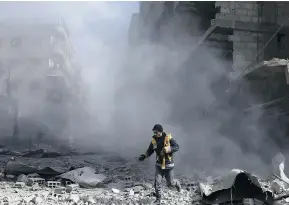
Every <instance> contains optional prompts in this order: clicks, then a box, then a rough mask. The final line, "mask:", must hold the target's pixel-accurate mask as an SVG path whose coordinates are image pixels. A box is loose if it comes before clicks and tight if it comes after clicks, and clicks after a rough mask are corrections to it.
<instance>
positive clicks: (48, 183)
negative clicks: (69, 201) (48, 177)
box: [47, 181, 60, 188]
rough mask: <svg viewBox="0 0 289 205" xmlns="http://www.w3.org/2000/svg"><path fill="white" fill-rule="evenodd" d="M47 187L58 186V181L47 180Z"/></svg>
mask: <svg viewBox="0 0 289 205" xmlns="http://www.w3.org/2000/svg"><path fill="white" fill-rule="evenodd" d="M47 187H49V188H56V187H60V182H58V181H48V182H47Z"/></svg>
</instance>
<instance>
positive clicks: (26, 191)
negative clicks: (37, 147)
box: [0, 155, 200, 204]
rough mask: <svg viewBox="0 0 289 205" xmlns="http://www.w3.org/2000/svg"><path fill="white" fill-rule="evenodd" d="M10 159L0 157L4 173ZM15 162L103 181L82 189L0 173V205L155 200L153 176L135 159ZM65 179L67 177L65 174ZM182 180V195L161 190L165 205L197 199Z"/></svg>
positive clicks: (33, 176)
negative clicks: (78, 172) (78, 171)
mask: <svg viewBox="0 0 289 205" xmlns="http://www.w3.org/2000/svg"><path fill="white" fill-rule="evenodd" d="M10 158H11V157H8V156H2V158H1V165H2V166H3V170H4V169H5V167H4V166H6V164H7V161H9V160H10ZM84 158H85V160H84ZM14 162H15V163H18V162H19V163H21V164H23V165H24V164H26V165H27V166H33V167H38V168H43V167H47V166H51V167H58V169H60V170H64V169H65V168H68V169H69V168H71V167H73V169H74V170H76V171H77V170H78V169H77V168H79V167H83V168H80V169H79V170H80V171H81V172H82V173H80V174H79V175H74V177H75V176H84V178H85V175H87V177H86V178H85V179H84V180H86V179H87V181H88V182H83V183H81V182H80V184H82V185H83V184H85V183H86V184H89V183H90V182H91V183H93V182H95V181H97V180H98V179H97V178H99V179H100V181H101V180H102V181H101V182H100V183H97V184H96V185H95V186H96V187H95V188H84V187H83V186H79V185H78V184H77V185H75V184H73V182H71V181H70V180H63V179H59V178H55V177H52V178H46V182H42V180H40V179H41V176H39V175H38V174H28V175H23V174H22V175H19V176H14V175H7V176H6V177H4V174H2V177H1V178H2V182H0V192H1V193H0V196H1V203H0V204H151V203H152V202H153V201H154V189H153V174H152V173H147V172H145V171H144V170H147V168H145V166H146V165H144V164H140V163H138V162H137V161H136V160H135V159H132V160H131V161H126V160H125V159H122V158H120V157H113V156H97V155H91V156H85V157H84V156H75V157H59V158H45V159H43V158H41V159H39V158H17V157H16V159H15V161H14ZM9 163H10V162H9ZM90 168H93V169H95V176H93V177H94V178H93V177H91V179H88V178H89V176H88V175H90V174H91V175H92V174H94V173H91V172H89V171H90ZM74 170H72V172H73V171H74ZM86 171H88V172H86ZM68 173H70V172H68ZM65 174H66V173H65ZM65 174H64V175H65ZM64 175H63V176H64ZM65 176H66V177H67V174H66V175H65ZM71 176H72V175H69V177H71ZM28 178H29V179H30V180H29V179H28ZM33 180H35V183H34V182H33ZM49 180H51V181H49ZM80 180H81V178H80ZM17 181H18V182H17ZM19 181H20V182H19ZM29 181H30V182H29ZM54 181H55V183H56V182H61V185H60V186H58V184H56V185H55V186H56V187H53V185H50V184H51V183H52V182H54ZM181 181H182V182H183V186H184V189H183V190H182V193H178V192H177V191H176V190H174V189H170V188H165V189H164V193H163V203H164V204H191V203H192V201H198V200H199V199H200V197H199V195H198V194H197V193H198V190H197V187H198V184H197V182H194V183H192V182H188V181H187V183H186V182H185V181H186V179H182V180H181ZM49 183H50V184H49ZM70 183H72V184H70ZM66 184H69V185H66ZM49 186H50V187H49ZM164 186H166V185H165V184H164Z"/></svg>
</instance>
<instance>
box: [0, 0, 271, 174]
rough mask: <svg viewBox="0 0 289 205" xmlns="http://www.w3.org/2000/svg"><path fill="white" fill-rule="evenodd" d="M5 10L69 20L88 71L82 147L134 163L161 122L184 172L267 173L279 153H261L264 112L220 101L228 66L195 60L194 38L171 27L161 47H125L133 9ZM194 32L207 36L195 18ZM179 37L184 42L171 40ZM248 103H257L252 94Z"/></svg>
mask: <svg viewBox="0 0 289 205" xmlns="http://www.w3.org/2000/svg"><path fill="white" fill-rule="evenodd" d="M0 5H1V6H0V11H1V17H2V18H40V19H59V18H62V19H64V20H65V21H66V23H67V25H68V27H69V30H70V32H71V41H72V44H73V46H74V48H75V51H76V54H77V60H78V61H79V62H80V64H81V66H82V67H83V71H82V77H83V79H84V82H85V86H86V92H87V101H88V105H87V110H88V111H89V112H90V113H91V119H90V122H89V123H88V124H86V125H85V126H83V125H82V126H79V127H76V129H78V130H81V132H82V133H83V135H81V136H75V137H76V141H77V142H78V143H79V144H78V146H81V147H85V148H86V149H89V150H93V149H98V148H99V147H102V148H103V149H105V150H109V151H115V152H118V153H120V154H122V155H125V156H131V157H135V156H138V155H139V154H141V153H142V152H144V151H145V149H146V148H147V146H148V145H149V142H150V140H151V135H152V133H151V129H152V127H153V125H154V124H156V123H160V124H162V125H163V126H164V129H165V130H167V131H169V132H171V133H172V134H173V136H175V138H176V140H177V142H178V143H179V144H180V152H179V153H178V154H177V156H176V158H177V159H176V160H177V164H179V165H180V166H179V169H183V170H184V171H186V170H188V171H189V170H191V168H194V169H203V170H206V171H209V170H210V169H211V168H216V169H215V170H217V169H218V168H229V169H231V168H244V169H248V170H249V171H254V172H257V173H261V174H264V173H266V171H265V170H266V168H268V164H267V163H266V162H265V161H264V160H263V158H264V155H265V158H266V157H270V156H271V155H272V153H274V152H275V150H273V148H274V149H275V147H273V144H271V145H272V147H271V146H270V149H272V152H271V151H268V152H267V153H262V152H261V151H260V150H262V146H263V145H262V143H263V141H265V140H266V139H267V138H268V137H267V133H266V129H264V127H263V126H261V125H259V124H258V121H259V118H260V116H261V114H262V113H254V116H251V115H250V116H244V115H242V112H240V111H239V110H238V108H237V106H235V105H231V104H229V103H228V102H226V100H224V99H223V98H224V97H225V96H227V94H226V93H225V92H224V91H225V89H226V88H227V83H226V82H225V81H224V80H222V79H226V78H224V76H226V77H227V78H228V72H227V69H226V68H227V67H228V64H229V62H226V61H225V60H222V59H221V58H220V57H219V55H220V54H219V53H218V52H217V53H216V52H213V51H212V50H210V49H208V48H205V47H201V48H199V49H198V50H197V52H195V53H194V55H193V56H191V51H192V47H193V46H192V45H193V44H194V43H195V42H196V40H197V39H196V37H195V38H193V37H189V36H190V35H185V34H186V33H185V31H184V30H180V31H178V32H177V31H175V29H174V27H173V26H171V27H168V28H167V29H166V34H165V35H164V39H165V41H163V42H162V43H149V42H143V43H142V44H141V45H140V46H137V47H128V44H127V32H128V29H129V23H130V18H131V15H132V13H135V12H138V3H136V2H130V3H128V2H70V3H68V2H49V3H48V2H46V3H44V2H33V3H32V2H31V3H24V2H21V3H13V2H2V3H1V4H0ZM12 10H13V12H9V11H12ZM193 25H194V28H193V30H194V31H193V32H194V33H199V34H201V33H203V32H204V31H202V30H200V29H199V26H198V19H197V18H196V19H195V20H194V22H193ZM36 32H37V31H36ZM173 32H175V34H174V35H172V33H173ZM190 32H192V31H190ZM175 35H177V36H178V37H179V39H181V40H179V41H178V40H175V41H171V38H172V37H171V36H175ZM218 81H221V83H220V82H218ZM246 96H247V97H250V98H252V99H253V100H254V97H252V95H250V93H247V94H246ZM216 100H217V102H218V103H217V104H220V103H221V105H222V106H221V108H220V110H219V111H214V113H212V114H209V116H207V117H205V116H204V115H203V112H204V110H205V109H206V108H207V107H208V106H209V105H210V104H211V103H212V102H214V101H216ZM212 109H213V110H214V109H215V108H212ZM75 120H76V121H77V119H75ZM224 126H225V127H226V128H224ZM230 127H231V128H230ZM222 129H225V131H222ZM244 147H245V148H244ZM267 150H268V149H267ZM153 160H154V159H152V161H153ZM152 161H151V164H153V162H152Z"/></svg>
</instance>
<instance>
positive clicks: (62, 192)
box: [53, 187, 66, 194]
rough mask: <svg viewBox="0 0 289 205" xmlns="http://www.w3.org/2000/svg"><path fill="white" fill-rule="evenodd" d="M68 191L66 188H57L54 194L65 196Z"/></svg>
mask: <svg viewBox="0 0 289 205" xmlns="http://www.w3.org/2000/svg"><path fill="white" fill-rule="evenodd" d="M65 191H66V188H65V187H56V188H54V189H53V192H54V193H56V194H64V193H65Z"/></svg>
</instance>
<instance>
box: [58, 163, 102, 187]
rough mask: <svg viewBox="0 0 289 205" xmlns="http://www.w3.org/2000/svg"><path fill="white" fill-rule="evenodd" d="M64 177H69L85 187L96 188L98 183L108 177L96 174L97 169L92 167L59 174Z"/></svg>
mask: <svg viewBox="0 0 289 205" xmlns="http://www.w3.org/2000/svg"><path fill="white" fill-rule="evenodd" d="M59 178H62V179H68V180H70V181H72V182H74V183H77V184H79V186H81V187H85V188H95V187H96V186H97V185H98V183H101V182H102V181H103V180H105V179H106V176H105V175H103V174H95V169H93V168H91V167H83V168H79V169H75V170H72V171H70V172H67V173H64V174H62V175H60V176H59Z"/></svg>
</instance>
